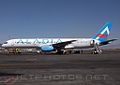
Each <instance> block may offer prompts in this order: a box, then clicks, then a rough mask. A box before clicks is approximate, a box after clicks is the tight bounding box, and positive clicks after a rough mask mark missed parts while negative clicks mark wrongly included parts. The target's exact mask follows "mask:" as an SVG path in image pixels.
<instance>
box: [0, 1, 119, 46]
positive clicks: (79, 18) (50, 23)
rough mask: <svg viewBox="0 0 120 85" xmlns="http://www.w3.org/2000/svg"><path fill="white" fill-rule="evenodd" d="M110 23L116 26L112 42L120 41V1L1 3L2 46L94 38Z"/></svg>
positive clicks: (0, 32) (0, 31)
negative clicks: (22, 40) (13, 41)
mask: <svg viewBox="0 0 120 85" xmlns="http://www.w3.org/2000/svg"><path fill="white" fill-rule="evenodd" d="M108 21H110V22H112V24H113V27H112V30H111V35H110V37H109V38H120V0H0V42H1V43H2V42H4V41H6V40H8V39H11V38H35V37H37V38H38V37H40V38H41V37H92V36H93V35H95V34H96V33H97V32H98V31H99V30H100V28H101V27H102V26H103V25H104V24H105V23H106V22H108ZM119 42H120V40H118V41H116V42H114V44H120V43H119Z"/></svg>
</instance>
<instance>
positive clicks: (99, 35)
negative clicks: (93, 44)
mask: <svg viewBox="0 0 120 85" xmlns="http://www.w3.org/2000/svg"><path fill="white" fill-rule="evenodd" d="M97 37H100V38H107V35H106V34H97Z"/></svg>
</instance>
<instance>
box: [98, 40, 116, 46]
mask: <svg viewBox="0 0 120 85" xmlns="http://www.w3.org/2000/svg"><path fill="white" fill-rule="evenodd" d="M115 40H118V39H111V40H107V41H104V42H101V43H100V45H107V44H110V43H111V42H112V41H115Z"/></svg>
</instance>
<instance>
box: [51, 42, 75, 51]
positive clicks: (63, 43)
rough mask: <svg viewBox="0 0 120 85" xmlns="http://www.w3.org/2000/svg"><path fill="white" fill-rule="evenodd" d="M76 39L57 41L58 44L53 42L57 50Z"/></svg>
mask: <svg viewBox="0 0 120 85" xmlns="http://www.w3.org/2000/svg"><path fill="white" fill-rule="evenodd" d="M74 41H76V40H71V41H66V42H61V43H56V44H52V46H53V47H54V48H55V49H57V50H61V49H64V47H65V46H66V45H68V44H71V43H72V42H74Z"/></svg>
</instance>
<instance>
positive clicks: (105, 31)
mask: <svg viewBox="0 0 120 85" xmlns="http://www.w3.org/2000/svg"><path fill="white" fill-rule="evenodd" d="M111 28H112V23H111V22H108V23H106V24H105V26H103V27H102V29H101V30H100V31H99V33H98V34H97V35H95V36H94V37H93V39H97V40H99V41H100V42H104V41H106V40H107V37H108V35H109V34H110V29H111Z"/></svg>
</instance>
